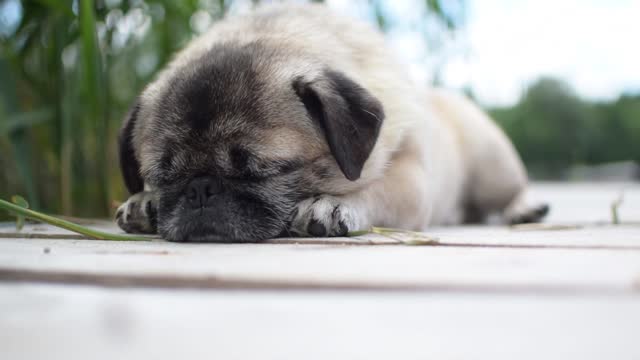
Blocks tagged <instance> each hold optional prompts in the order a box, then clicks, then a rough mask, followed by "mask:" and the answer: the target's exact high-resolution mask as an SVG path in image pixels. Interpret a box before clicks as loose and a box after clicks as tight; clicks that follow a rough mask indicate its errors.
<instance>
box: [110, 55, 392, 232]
mask: <svg viewBox="0 0 640 360" xmlns="http://www.w3.org/2000/svg"><path fill="white" fill-rule="evenodd" d="M277 58H278V55H277V53H275V52H273V51H271V50H269V49H268V48H265V47H264V46H260V45H257V44H248V45H243V46H234V45H218V46H214V47H213V48H212V49H210V50H209V51H208V52H207V53H206V54H204V55H203V56H201V57H198V58H197V59H192V60H190V61H188V62H186V63H184V64H182V65H181V66H179V67H176V68H174V69H171V71H170V72H167V73H166V74H163V75H161V76H160V77H159V78H158V80H156V83H155V84H152V86H150V87H148V88H147V89H146V90H145V92H143V94H142V95H141V96H140V97H139V99H138V101H137V102H136V104H135V105H134V106H133V108H132V110H131V111H130V113H129V115H128V117H127V119H126V120H125V123H124V125H123V127H122V130H121V133H120V139H119V140H120V141H119V146H120V149H119V152H120V163H121V169H122V174H123V177H124V180H125V183H126V185H127V188H128V190H129V191H130V192H131V193H132V194H134V193H137V192H140V191H142V190H143V187H144V186H145V185H146V186H148V187H150V188H151V189H153V192H154V193H155V194H156V197H157V202H158V231H159V233H160V235H162V236H163V237H164V238H166V239H168V240H173V241H256V240H262V239H267V238H271V237H275V236H278V235H279V234H281V233H282V232H283V231H285V230H286V229H287V226H288V224H287V222H288V221H289V219H290V218H291V216H292V213H293V212H294V209H295V205H296V204H297V203H298V202H299V201H300V200H302V199H304V198H307V197H309V196H312V195H314V194H315V193H318V192H320V191H329V190H327V189H326V186H329V187H331V186H333V185H330V184H332V183H333V184H335V182H353V181H356V180H357V179H358V178H359V177H360V174H361V171H362V169H363V166H364V163H365V161H366V160H367V158H368V157H369V155H370V153H371V152H372V150H373V147H374V145H375V143H376V139H377V136H378V132H379V130H380V126H381V123H382V120H383V117H384V114H383V109H382V105H381V104H380V102H379V101H378V100H376V99H375V98H374V97H373V96H372V95H371V94H370V93H369V92H368V91H367V90H365V89H364V88H362V87H361V86H359V85H358V84H357V83H355V82H354V81H352V80H351V79H349V78H348V77H347V76H345V75H344V74H343V73H341V72H339V71H336V70H335V69H331V68H328V67H318V68H317V69H316V70H313V71H310V70H309V71H305V70H303V69H301V68H299V69H286V68H285V69H283V68H282V66H286V65H282V64H283V63H284V62H279V61H277ZM323 186H324V190H323Z"/></svg>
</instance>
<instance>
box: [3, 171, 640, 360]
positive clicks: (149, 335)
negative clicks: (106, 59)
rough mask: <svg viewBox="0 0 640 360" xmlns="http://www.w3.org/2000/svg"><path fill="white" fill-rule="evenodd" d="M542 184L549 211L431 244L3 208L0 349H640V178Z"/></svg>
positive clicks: (480, 353) (539, 191) (488, 354)
mask: <svg viewBox="0 0 640 360" xmlns="http://www.w3.org/2000/svg"><path fill="white" fill-rule="evenodd" d="M621 189H625V190H624V203H623V205H622V206H621V207H620V209H619V214H620V219H621V220H622V225H611V210H610V204H611V202H612V201H613V200H614V199H615V198H617V197H618V196H619V192H620V190H621ZM534 193H535V194H536V195H537V196H538V197H539V198H543V199H546V200H548V201H549V202H550V203H551V204H552V214H551V217H550V218H549V221H548V222H547V223H546V224H545V225H544V226H533V227H521V228H513V229H512V228H505V227H456V228H439V229H432V230H431V231H430V232H429V235H430V236H435V237H437V238H438V239H439V242H438V244H436V245H430V246H408V245H403V244H400V243H398V242H396V241H395V240H391V239H387V238H384V237H379V236H366V237H362V238H355V239H354V238H349V239H328V240H325V239H281V240H274V241H271V242H269V243H266V244H226V245H224V244H173V243H167V242H164V241H159V240H155V241H149V242H106V241H94V240H83V239H80V238H79V237H78V236H75V235H73V234H70V233H68V232H65V231H62V230H58V229H53V228H50V227H48V226H44V225H29V226H28V227H27V228H26V229H25V230H24V231H23V232H22V233H19V234H17V233H15V229H14V227H13V226H12V225H10V224H4V225H0V309H1V310H0V359H43V358H46V359H65V360H68V359H143V358H149V359H176V358H183V359H257V358H259V359H640V185H631V184H571V185H568V184H537V185H536V186H535V187H534ZM94 226H96V227H103V228H108V229H110V230H112V231H115V228H114V227H113V225H111V224H109V223H95V224H94Z"/></svg>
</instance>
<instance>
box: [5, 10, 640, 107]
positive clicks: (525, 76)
mask: <svg viewBox="0 0 640 360" xmlns="http://www.w3.org/2000/svg"><path fill="white" fill-rule="evenodd" d="M203 1H204V0H203ZM300 1H302V0H300ZM376 1H378V2H379V3H380V4H382V7H383V10H384V12H385V14H386V15H387V16H388V18H390V19H391V21H392V26H391V28H390V30H389V32H388V33H387V37H388V39H389V42H390V44H391V46H392V48H393V49H394V51H395V53H396V54H397V56H398V57H399V58H400V59H401V61H403V62H405V63H406V64H407V69H409V71H410V72H411V74H412V75H413V76H414V78H416V80H417V81H419V82H426V83H431V82H432V80H433V74H434V73H436V72H438V73H439V74H440V82H441V83H442V85H443V86H446V87H450V88H455V89H465V88H469V89H471V90H472V92H473V94H474V95H475V96H476V98H477V99H478V100H479V102H480V103H481V104H483V105H486V106H508V105H512V104H514V103H515V102H517V101H518V99H519V98H520V96H521V95H522V93H523V91H524V90H525V89H526V88H527V86H529V85H530V84H531V83H532V82H533V81H535V80H536V79H537V78H539V77H541V76H554V77H557V78H559V79H562V80H564V81H566V82H567V83H569V85H570V86H571V87H573V89H574V90H575V91H576V92H577V93H578V94H579V95H581V96H583V97H585V98H587V99H590V100H610V99H614V98H616V97H617V96H619V95H620V94H621V93H624V92H631V93H640V69H638V67H639V65H638V64H640V45H638V44H639V43H640V0H464V1H466V4H467V6H466V8H465V21H464V25H463V26H462V27H461V28H460V29H459V30H457V31H456V32H455V34H454V35H453V36H451V37H447V38H446V39H445V41H444V42H443V45H442V46H440V47H437V48H434V47H433V46H432V45H433V44H430V43H428V42H426V41H425V38H424V36H423V33H422V32H421V31H423V30H424V27H425V26H426V27H427V29H429V27H430V26H431V25H433V23H434V22H433V21H428V22H427V23H426V25H425V22H424V15H425V12H424V6H423V5H424V2H425V1H424V0H376ZM458 1H459V0H447V1H446V2H445V3H444V4H445V8H447V7H450V8H451V9H453V10H455V6H453V5H455V4H457V3H458ZM243 2H244V3H246V4H250V1H248V0H246V1H236V2H234V4H241V3H243ZM326 2H327V3H328V4H329V6H331V7H333V8H335V9H337V10H338V11H339V12H342V13H345V14H347V15H350V16H354V17H356V18H361V19H365V20H368V21H372V22H373V21H374V17H373V14H372V13H371V11H370V8H369V6H368V4H369V0H326ZM0 4H1V5H0V7H2V8H3V9H2V10H4V11H0V23H4V24H7V23H11V22H12V21H13V22H15V20H17V19H18V18H17V16H19V15H18V14H19V11H20V10H19V5H18V2H17V1H15V0H13V1H0ZM196 15H198V14H194V19H196V20H197V18H196ZM200 15H201V14H200ZM205 15H206V14H205ZM196 23H197V22H196ZM207 24H208V23H207ZM4 28H5V29H6V26H5V27H4ZM420 29H422V30H420ZM0 35H2V34H0ZM430 46H431V47H430ZM435 69H438V71H435Z"/></svg>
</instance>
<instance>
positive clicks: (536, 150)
mask: <svg viewBox="0 0 640 360" xmlns="http://www.w3.org/2000/svg"><path fill="white" fill-rule="evenodd" d="M491 114H492V115H493V117H494V118H495V119H496V121H498V123H499V124H500V125H501V126H502V127H503V128H504V130H505V131H506V132H507V134H508V135H509V137H510V138H511V139H512V140H513V142H514V144H515V146H516V148H517V149H518V151H519V152H520V154H521V156H522V158H523V160H524V161H525V163H526V164H527V167H528V169H529V171H530V172H531V173H532V175H533V176H534V177H537V178H546V179H562V178H565V177H566V176H567V170H568V169H569V168H570V167H571V166H572V165H592V164H601V163H606V162H617V161H635V162H636V163H639V164H640V145H639V144H640V94H638V95H630V94H629V95H622V96H621V97H620V98H618V99H617V100H614V101H610V102H588V101H585V100H583V99H580V98H579V97H578V96H577V95H576V94H575V93H574V91H573V90H572V89H571V88H570V87H569V86H568V85H567V84H565V83H563V82H562V81H560V80H557V79H552V78H542V79H540V80H538V81H537V82H535V83H534V84H532V85H531V86H530V87H529V88H528V89H527V91H526V92H525V93H524V95H523V96H522V98H521V100H520V101H519V102H518V103H517V104H516V105H514V106H512V107H508V108H497V109H492V110H491Z"/></svg>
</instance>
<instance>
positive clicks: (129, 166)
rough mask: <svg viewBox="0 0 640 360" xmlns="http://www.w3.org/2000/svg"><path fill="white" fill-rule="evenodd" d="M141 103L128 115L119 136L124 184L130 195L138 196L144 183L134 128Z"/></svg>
mask: <svg viewBox="0 0 640 360" xmlns="http://www.w3.org/2000/svg"><path fill="white" fill-rule="evenodd" d="M139 111H140V102H139V100H136V102H135V103H134V104H133V106H132V107H131V109H130V110H129V113H128V114H127V116H126V118H125V120H124V123H123V124H122V128H121V129H120V134H119V135H118V155H119V157H120V170H121V171H122V177H123V179H124V183H125V185H126V186H127V189H128V190H129V193H131V194H132V195H133V194H137V193H139V192H141V191H142V190H143V189H144V181H143V180H142V176H140V162H139V161H138V159H137V158H136V154H135V150H134V147H133V128H134V126H135V124H136V121H137V120H138V113H139Z"/></svg>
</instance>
